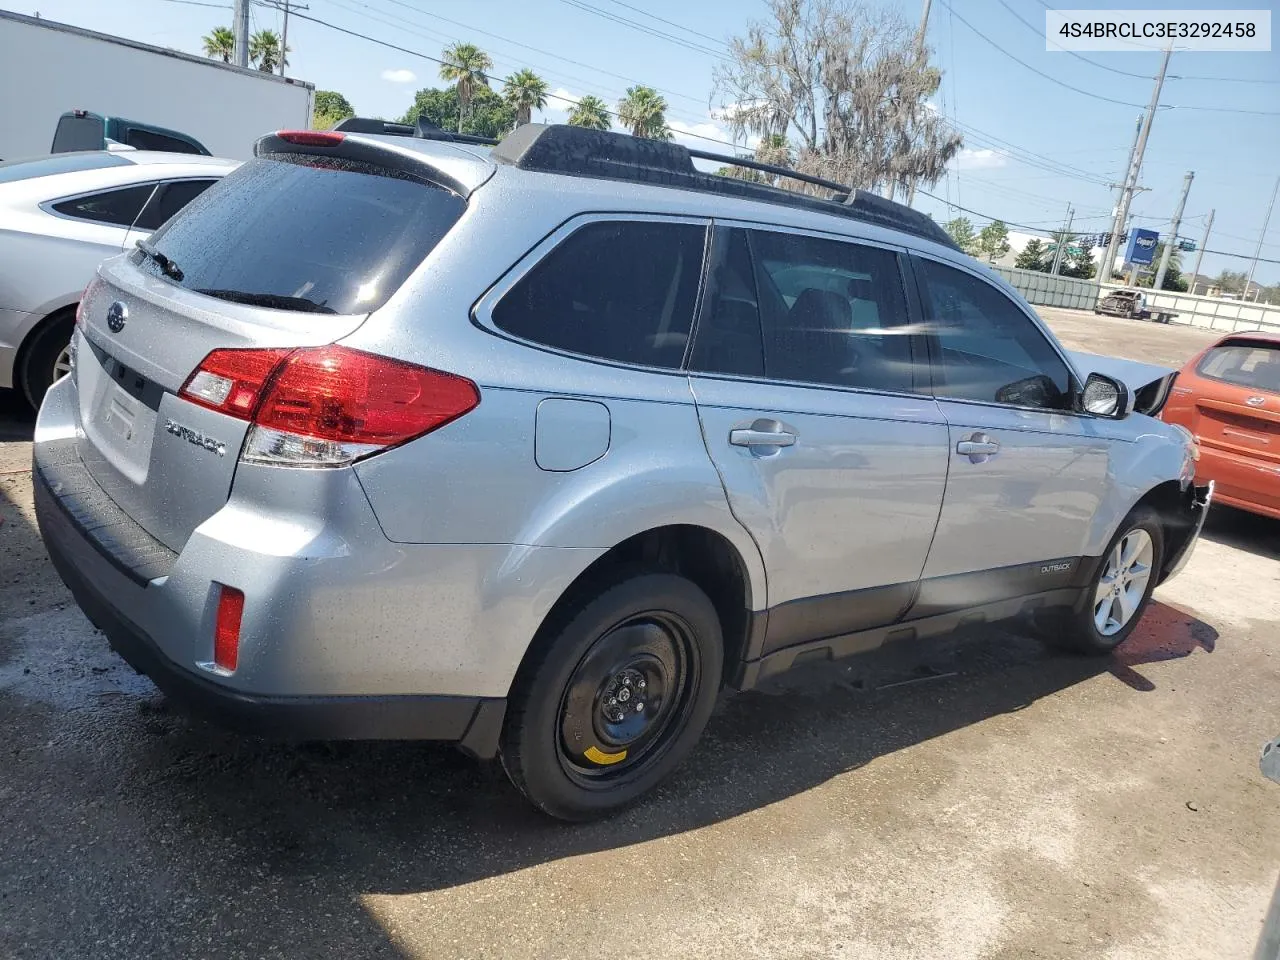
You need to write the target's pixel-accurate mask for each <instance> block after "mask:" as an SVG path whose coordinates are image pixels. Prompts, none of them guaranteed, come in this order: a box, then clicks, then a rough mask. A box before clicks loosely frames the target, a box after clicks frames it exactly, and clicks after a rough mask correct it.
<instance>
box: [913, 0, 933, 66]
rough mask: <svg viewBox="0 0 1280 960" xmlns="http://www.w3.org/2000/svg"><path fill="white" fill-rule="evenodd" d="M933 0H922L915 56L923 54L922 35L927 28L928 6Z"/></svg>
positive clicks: (923, 35)
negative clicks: (922, 8) (922, 6)
mask: <svg viewBox="0 0 1280 960" xmlns="http://www.w3.org/2000/svg"><path fill="white" fill-rule="evenodd" d="M932 5H933V0H924V10H923V11H921V13H920V29H919V30H917V31H916V56H918V57H923V56H924V37H925V34H926V33H927V32H928V30H929V8H930V7H931V6H932Z"/></svg>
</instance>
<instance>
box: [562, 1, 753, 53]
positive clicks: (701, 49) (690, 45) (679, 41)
mask: <svg viewBox="0 0 1280 960" xmlns="http://www.w3.org/2000/svg"><path fill="white" fill-rule="evenodd" d="M560 2H561V3H564V4H567V5H568V6H571V7H574V8H576V9H578V10H582V11H584V12H586V13H590V14H592V15H594V16H597V17H603V18H604V19H605V20H611V21H613V22H614V23H617V24H621V25H623V26H626V27H630V28H631V29H633V30H639V31H640V32H641V33H646V34H648V35H649V36H651V37H657V38H659V39H660V40H666V41H668V42H669V43H673V44H675V45H676V46H678V47H684V48H685V49H686V50H692V51H693V52H695V53H702V54H706V55H707V56H711V57H715V58H717V59H719V60H727V59H728V57H726V56H725V55H724V54H723V53H721V52H720V51H718V50H713V49H711V48H710V47H707V46H705V45H703V44H700V43H695V42H694V41H692V40H686V39H684V38H683V37H677V36H675V35H674V34H671V33H667V32H666V31H665V30H659V29H657V28H656V27H650V26H648V25H647V24H643V23H640V22H639V21H636V20H631V19H628V18H627V17H624V16H621V15H619V14H616V13H610V12H609V11H607V10H601V9H600V8H599V7H593V6H592V5H591V4H589V3H585V2H583V0H560Z"/></svg>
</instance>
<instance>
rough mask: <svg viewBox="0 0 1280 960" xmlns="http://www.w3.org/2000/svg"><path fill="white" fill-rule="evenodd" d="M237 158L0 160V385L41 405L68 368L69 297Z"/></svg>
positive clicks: (92, 155)
mask: <svg viewBox="0 0 1280 960" xmlns="http://www.w3.org/2000/svg"><path fill="white" fill-rule="evenodd" d="M237 165H238V164H237V163H235V162H234V161H231V160H220V159H217V158H216V157H203V156H196V155H194V154H184V153H154V152H150V151H142V150H139V151H123V152H118V153H113V152H107V151H105V150H103V151H87V152H83V153H59V154H54V155H52V156H49V157H44V158H41V159H38V160H27V161H12V162H9V163H0V388H2V387H12V388H15V389H17V390H20V391H22V393H23V394H25V396H26V398H27V400H29V401H30V402H31V405H32V406H35V407H38V406H39V405H40V401H41V399H42V398H43V397H44V393H45V391H46V390H47V389H48V388H49V385H50V384H52V383H53V381H55V380H56V379H58V378H59V377H61V376H62V375H63V374H65V373H66V372H67V370H68V369H69V364H70V356H69V353H68V343H69V341H70V339H71V330H72V327H73V326H74V324H75V310H76V304H77V303H78V302H79V300H80V294H81V293H82V292H83V290H84V288H85V285H86V284H87V283H88V282H89V281H90V280H91V279H93V273H94V269H95V268H96V267H97V265H98V264H99V263H100V262H102V261H103V260H105V259H106V258H107V257H109V256H112V255H113V254H117V253H120V252H121V251H123V250H127V249H132V247H133V245H134V242H135V241H137V240H140V239H142V238H144V237H146V236H148V235H149V234H150V233H151V232H152V231H153V230H155V229H156V228H157V227H159V226H160V225H161V224H162V223H164V222H165V221H166V220H168V219H169V218H170V217H171V216H173V215H174V214H175V213H177V212H178V211H179V210H181V209H182V208H183V207H184V206H186V205H187V204H188V203H190V202H191V201H192V200H193V199H195V198H196V197H197V196H199V195H200V194H201V193H203V192H204V191H205V190H206V189H207V188H209V187H210V186H212V185H213V184H214V183H216V182H217V181H218V180H220V179H221V178H222V177H223V176H225V175H226V174H228V173H230V172H231V171H232V170H234V169H235V168H236V166H237Z"/></svg>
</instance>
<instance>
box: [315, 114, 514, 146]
mask: <svg viewBox="0 0 1280 960" xmlns="http://www.w3.org/2000/svg"><path fill="white" fill-rule="evenodd" d="M333 129H334V130H335V131H341V132H342V133H381V134H386V135H388V136H393V137H417V138H418V139H420V140H443V141H447V142H450V143H477V144H481V145H483V146H486V147H493V146H497V144H498V141H497V140H495V139H493V138H492V137H473V136H472V135H471V134H469V133H454V132H453V131H452V130H442V129H441V128H440V127H437V126H436V125H435V124H433V123H431V122H430V121H428V120H425V119H423V118H422V117H418V122H417V123H416V124H409V123H396V122H394V121H392V120H378V119H375V118H373V117H347V118H346V119H345V120H343V121H342V122H340V123H339V124H338V125H337V126H336V127H334V128H333Z"/></svg>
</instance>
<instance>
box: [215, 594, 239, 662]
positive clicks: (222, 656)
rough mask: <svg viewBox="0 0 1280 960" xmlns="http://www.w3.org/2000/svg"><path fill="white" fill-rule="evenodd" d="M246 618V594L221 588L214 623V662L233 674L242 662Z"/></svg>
mask: <svg viewBox="0 0 1280 960" xmlns="http://www.w3.org/2000/svg"><path fill="white" fill-rule="evenodd" d="M243 618H244V593H243V592H242V591H240V590H237V589H236V588H235V587H223V586H219V594H218V613H217V616H216V617H215V619H214V622H213V662H214V664H215V665H216V666H219V667H221V668H222V669H223V670H230V671H232V672H234V671H235V669H236V664H237V663H239V661H240V621H241V620H242V619H243Z"/></svg>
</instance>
